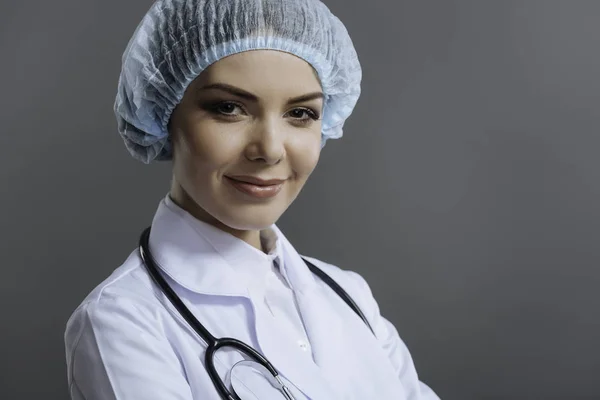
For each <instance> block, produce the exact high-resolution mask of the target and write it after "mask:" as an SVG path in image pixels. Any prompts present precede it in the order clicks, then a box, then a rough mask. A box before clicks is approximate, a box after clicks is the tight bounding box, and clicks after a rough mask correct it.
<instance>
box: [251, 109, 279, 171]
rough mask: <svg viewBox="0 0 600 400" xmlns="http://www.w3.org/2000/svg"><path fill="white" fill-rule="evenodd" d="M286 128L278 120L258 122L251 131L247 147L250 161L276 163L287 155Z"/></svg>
mask: <svg viewBox="0 0 600 400" xmlns="http://www.w3.org/2000/svg"><path fill="white" fill-rule="evenodd" d="M283 132H284V129H282V128H281V127H279V128H278V127H277V122H276V121H273V120H265V121H262V122H259V123H257V124H256V125H255V126H254V128H253V130H252V132H251V133H250V141H249V142H248V146H247V147H246V158H247V159H248V160H250V161H262V162H264V163H265V164H268V165H275V164H278V163H279V162H281V160H282V159H283V158H284V157H285V146H284V137H283V135H284V134H283Z"/></svg>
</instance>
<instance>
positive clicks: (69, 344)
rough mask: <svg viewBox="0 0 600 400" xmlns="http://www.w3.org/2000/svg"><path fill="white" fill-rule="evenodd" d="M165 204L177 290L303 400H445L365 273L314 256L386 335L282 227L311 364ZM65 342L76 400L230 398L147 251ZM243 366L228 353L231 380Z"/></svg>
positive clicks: (160, 224)
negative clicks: (423, 374)
mask: <svg viewBox="0 0 600 400" xmlns="http://www.w3.org/2000/svg"><path fill="white" fill-rule="evenodd" d="M166 202H167V203H168V198H167V199H164V200H163V201H162V202H161V204H160V205H159V208H158V210H157V212H156V215H155V217H154V220H153V222H152V231H151V236H150V249H151V251H152V253H153V256H154V257H155V259H157V262H158V264H159V266H160V268H161V269H162V271H163V272H164V273H165V274H164V275H165V277H166V279H167V282H168V283H169V284H170V286H171V287H172V288H173V289H174V290H175V292H176V293H177V294H178V295H179V297H180V298H181V299H182V301H183V302H184V303H185V305H186V306H187V307H188V308H189V309H190V310H191V311H192V312H193V313H194V315H195V316H196V318H197V319H198V320H199V321H200V322H202V323H203V324H204V325H205V326H206V327H207V329H208V330H209V331H210V332H211V333H212V334H213V335H215V336H216V337H225V336H227V337H234V338H237V339H239V340H242V341H244V342H245V343H247V344H249V345H250V346H252V347H253V348H255V349H257V350H258V351H259V352H261V353H262V354H263V355H264V356H266V358H267V359H269V361H270V362H271V363H272V364H273V365H274V366H275V368H276V369H277V370H278V371H279V372H280V374H281V376H282V377H283V380H284V382H285V383H286V384H287V386H288V387H289V388H290V390H291V391H292V393H293V394H294V396H295V397H296V399H298V400H306V399H311V400H336V399H340V400H341V399H345V400H366V399H369V400H370V399H394V400H402V399H406V400H436V399H438V397H437V396H436V395H435V393H434V392H433V391H432V390H431V389H430V388H429V387H427V386H426V385H425V384H423V383H422V382H420V381H419V379H418V376H417V373H416V371H415V366H414V364H413V361H412V359H411V356H410V353H409V351H408V349H407V347H406V346H405V344H404V343H403V342H402V340H401V339H400V337H399V336H398V333H397V331H396V329H395V328H394V326H393V325H392V324H391V323H390V322H388V321H387V320H386V319H384V318H383V317H382V316H381V315H380V314H379V308H378V306H377V303H376V301H375V300H374V298H373V296H372V294H371V291H370V289H369V287H368V285H367V283H366V282H365V281H364V280H363V279H362V278H361V277H360V276H359V275H358V274H356V273H354V272H350V271H345V270H342V269H339V268H337V267H335V266H333V265H330V264H327V263H324V262H322V261H319V260H316V259H313V258H309V260H310V261H311V262H313V263H314V264H315V265H316V266H317V267H319V268H321V269H322V270H324V271H325V272H326V273H327V274H328V275H330V276H331V277H332V278H333V279H334V280H335V281H336V282H338V284H340V285H341V286H342V287H343V288H344V289H345V290H346V291H347V292H348V293H349V295H350V296H351V297H352V298H353V299H354V301H355V302H356V303H357V305H358V306H359V307H360V309H361V310H362V312H363V313H364V314H365V316H366V317H367V319H368V320H369V322H370V324H371V326H372V327H373V328H374V330H375V334H376V336H374V335H373V333H372V332H371V331H370V330H369V328H368V327H367V326H366V325H365V324H364V322H363V321H362V320H361V319H360V318H358V316H357V315H356V314H355V313H354V311H352V309H351V308H349V307H348V305H346V303H344V302H343V301H342V300H341V299H340V298H339V296H338V295H337V294H336V293H335V292H334V291H333V290H332V289H331V288H329V287H328V286H327V285H326V284H325V283H323V282H322V281H320V280H319V279H318V278H317V277H315V276H314V275H313V274H312V273H311V272H310V271H309V269H308V268H307V266H306V264H305V263H304V262H303V261H302V259H301V258H300V255H299V254H298V253H297V252H296V250H294V248H293V247H292V245H291V244H290V243H289V242H288V241H287V239H286V238H285V236H284V235H283V234H282V233H281V231H280V230H279V229H277V227H275V226H273V229H274V230H275V232H276V233H277V235H278V240H281V244H282V252H283V257H284V258H285V265H286V272H287V278H288V279H289V281H290V283H291V285H292V288H293V291H294V295H295V298H296V302H297V307H298V310H299V312H300V315H301V318H302V322H303V324H304V327H305V329H306V335H307V336H308V339H309V341H310V348H311V350H312V355H313V357H307V355H306V354H305V353H303V352H302V350H300V349H299V348H298V346H297V343H296V341H295V340H294V339H293V338H290V336H289V331H285V330H283V329H282V328H281V326H280V324H277V323H276V321H275V320H274V318H273V317H272V315H271V314H269V313H268V312H266V311H265V307H264V302H262V303H261V301H259V299H258V297H259V296H260V293H259V292H257V291H256V290H255V289H249V288H248V287H247V286H245V285H244V284H243V283H242V281H241V280H240V279H238V278H239V276H238V275H236V270H235V268H232V266H231V265H230V264H229V263H228V262H227V261H226V258H225V257H223V256H222V255H221V254H220V253H219V252H218V251H216V250H215V249H214V247H212V246H210V244H209V243H207V242H206V241H203V240H202V236H201V235H199V233H198V232H197V230H196V229H195V227H194V224H193V223H190V221H189V219H190V218H192V217H191V216H190V215H189V214H187V213H183V212H177V210H174V209H173V207H168V206H167V204H166ZM65 345H66V360H67V373H68V383H69V392H70V396H71V399H72V400H84V399H85V400H138V399H139V400H213V399H214V400H220V398H219V395H218V393H217V391H216V389H215V388H214V385H213V383H212V381H211V380H210V378H209V375H208V373H207V371H206V369H205V366H204V353H205V349H206V345H205V343H204V342H203V341H202V340H201V339H200V338H199V337H198V336H197V335H196V333H195V332H194V331H193V330H192V329H191V328H190V327H189V326H188V325H187V323H186V322H185V321H184V320H183V318H182V317H181V316H180V315H179V314H178V313H177V311H176V310H175V308H174V307H173V306H172V305H171V304H170V303H169V301H168V299H167V298H166V297H165V296H164V295H163V294H162V293H161V292H160V289H159V288H158V287H157V286H156V285H155V284H154V283H153V281H152V280H151V278H150V276H149V275H148V273H147V272H146V270H145V268H144V266H143V264H142V262H141V259H140V257H139V254H138V252H137V250H135V251H133V252H132V253H131V255H130V256H129V257H128V259H127V260H126V261H125V262H124V264H123V265H121V266H120V267H119V268H117V269H116V270H115V271H114V272H113V273H112V275H111V276H110V277H108V278H107V279H106V280H105V281H104V282H102V283H101V284H100V285H98V286H97V287H96V288H95V289H94V290H93V291H92V292H91V293H90V294H89V295H88V296H87V297H86V299H85V300H84V301H83V302H82V303H81V305H80V306H79V307H78V308H77V309H76V310H75V312H74V313H73V315H72V316H71V318H70V319H69V321H68V323H67V327H66V332H65ZM313 358H314V359H313ZM242 359H243V356H242V354H240V353H239V352H237V351H235V350H230V349H228V348H226V349H223V350H219V351H218V352H217V357H216V362H215V364H216V368H217V371H218V373H219V374H220V376H221V377H222V379H224V380H226V379H227V374H228V371H230V369H231V366H232V365H234V364H235V363H236V362H238V361H240V360H242ZM240 379H241V380H242V382H243V383H242V385H241V386H240V385H236V389H237V388H238V387H241V389H240V390H243V392H244V393H239V394H240V395H241V397H242V400H265V399H270V398H273V397H272V392H268V391H262V392H261V390H262V389H261V388H262V386H260V385H258V386H257V385H254V383H253V381H252V380H253V379H254V378H253V375H251V374H248V375H247V376H244V375H243V374H242V375H240Z"/></svg>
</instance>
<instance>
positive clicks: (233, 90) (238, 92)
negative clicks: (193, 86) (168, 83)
mask: <svg viewBox="0 0 600 400" xmlns="http://www.w3.org/2000/svg"><path fill="white" fill-rule="evenodd" d="M207 89H218V90H222V91H224V92H227V93H230V94H233V95H235V96H238V97H241V98H243V99H246V100H249V101H253V102H258V96H256V95H254V94H252V93H250V92H247V91H245V90H244V89H240V88H238V87H235V86H232V85H228V84H226V83H212V84H209V85H205V86H202V87H200V88H199V89H198V90H207ZM315 99H325V95H324V94H323V92H313V93H307V94H303V95H302V96H297V97H292V98H289V99H288V101H287V104H296V103H302V102H304V101H310V100H315Z"/></svg>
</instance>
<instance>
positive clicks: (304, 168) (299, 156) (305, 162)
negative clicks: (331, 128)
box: [290, 134, 321, 180]
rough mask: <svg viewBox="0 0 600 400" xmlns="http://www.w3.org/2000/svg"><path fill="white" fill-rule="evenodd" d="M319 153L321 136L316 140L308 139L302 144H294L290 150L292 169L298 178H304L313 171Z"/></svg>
mask: <svg viewBox="0 0 600 400" xmlns="http://www.w3.org/2000/svg"><path fill="white" fill-rule="evenodd" d="M320 155H321V137H320V134H319V139H318V140H310V141H307V142H305V143H303V145H302V146H296V147H294V148H293V150H292V151H291V152H290V161H291V164H292V169H293V170H294V171H295V172H296V174H297V176H298V178H299V179H300V180H306V179H307V178H308V176H309V175H310V174H311V173H312V172H313V170H314V169H315V167H316V166H317V163H318V162H319V157H320Z"/></svg>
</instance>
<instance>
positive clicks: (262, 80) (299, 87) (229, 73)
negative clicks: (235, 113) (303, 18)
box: [197, 50, 321, 96]
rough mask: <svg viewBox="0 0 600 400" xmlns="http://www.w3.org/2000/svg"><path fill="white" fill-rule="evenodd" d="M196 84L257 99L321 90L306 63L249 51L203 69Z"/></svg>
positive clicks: (274, 53) (275, 53)
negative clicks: (221, 86)
mask: <svg viewBox="0 0 600 400" xmlns="http://www.w3.org/2000/svg"><path fill="white" fill-rule="evenodd" d="M197 83H198V84H200V85H206V84H212V83H227V84H229V85H233V86H237V87H240V88H243V89H245V90H247V91H250V92H254V93H256V94H257V95H260V93H270V94H275V93H285V95H286V96H294V95H302V94H304V93H308V92H314V91H319V90H321V85H320V81H319V78H318V75H317V73H316V71H315V70H314V69H313V67H312V66H311V65H310V64H309V63H308V62H306V61H304V60H303V59H301V58H299V57H296V56H295V55H293V54H289V53H285V52H282V51H277V50H252V51H245V52H242V53H237V54H233V55H231V56H228V57H225V58H223V59H221V60H219V61H217V62H215V63H214V64H212V65H211V66H209V67H208V68H207V69H205V70H204V71H203V72H202V73H201V74H200V76H199V77H198V79H197Z"/></svg>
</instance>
